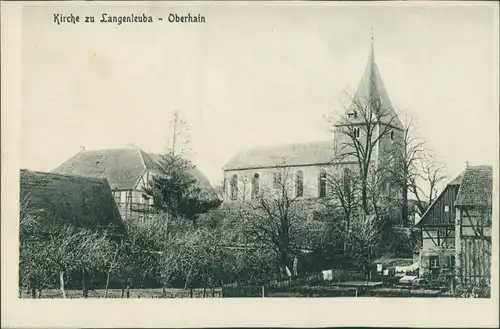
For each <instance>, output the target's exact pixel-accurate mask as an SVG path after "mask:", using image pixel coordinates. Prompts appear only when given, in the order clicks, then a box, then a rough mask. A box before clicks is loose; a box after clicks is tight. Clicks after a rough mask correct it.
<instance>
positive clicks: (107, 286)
mask: <svg viewBox="0 0 500 329" xmlns="http://www.w3.org/2000/svg"><path fill="white" fill-rule="evenodd" d="M110 276H111V267H110V268H109V270H108V274H107V275H106V288H105V290H104V298H107V297H108V288H109V277H110Z"/></svg>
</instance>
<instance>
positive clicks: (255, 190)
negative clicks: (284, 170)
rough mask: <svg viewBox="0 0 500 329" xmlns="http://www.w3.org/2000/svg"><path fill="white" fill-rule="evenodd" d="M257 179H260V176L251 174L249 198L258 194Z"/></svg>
mask: <svg viewBox="0 0 500 329" xmlns="http://www.w3.org/2000/svg"><path fill="white" fill-rule="evenodd" d="M259 180H260V176H259V174H257V173H256V174H255V175H253V178H252V195H251V198H252V200H254V199H256V198H257V196H258V195H259V183H260V182H259Z"/></svg>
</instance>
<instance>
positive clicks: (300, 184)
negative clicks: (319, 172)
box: [295, 170, 304, 197]
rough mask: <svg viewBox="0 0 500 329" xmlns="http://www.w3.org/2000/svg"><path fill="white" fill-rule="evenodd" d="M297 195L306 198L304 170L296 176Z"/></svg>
mask: <svg viewBox="0 0 500 329" xmlns="http://www.w3.org/2000/svg"><path fill="white" fill-rule="evenodd" d="M295 195H296V197H301V196H304V173H303V172H302V170H299V171H297V174H296V175H295Z"/></svg>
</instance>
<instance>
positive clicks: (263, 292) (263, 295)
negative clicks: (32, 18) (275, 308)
mask: <svg viewBox="0 0 500 329" xmlns="http://www.w3.org/2000/svg"><path fill="white" fill-rule="evenodd" d="M264 297H266V294H265V291H264V285H262V298H264Z"/></svg>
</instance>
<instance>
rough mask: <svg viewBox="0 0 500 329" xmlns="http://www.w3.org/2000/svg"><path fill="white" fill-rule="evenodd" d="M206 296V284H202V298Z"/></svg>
mask: <svg viewBox="0 0 500 329" xmlns="http://www.w3.org/2000/svg"><path fill="white" fill-rule="evenodd" d="M205 297H207V285H206V284H204V285H203V298H205Z"/></svg>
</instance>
